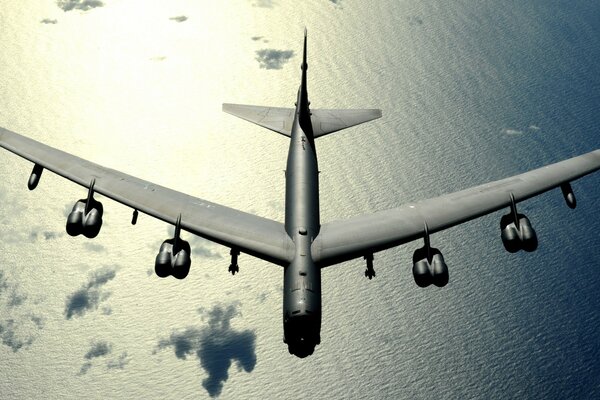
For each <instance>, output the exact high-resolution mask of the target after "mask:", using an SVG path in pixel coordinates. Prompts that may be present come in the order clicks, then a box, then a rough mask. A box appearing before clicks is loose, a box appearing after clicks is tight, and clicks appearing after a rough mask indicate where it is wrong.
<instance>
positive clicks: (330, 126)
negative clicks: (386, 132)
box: [310, 108, 381, 138]
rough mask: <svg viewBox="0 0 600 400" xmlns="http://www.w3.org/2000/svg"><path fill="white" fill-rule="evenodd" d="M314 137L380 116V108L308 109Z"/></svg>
mask: <svg viewBox="0 0 600 400" xmlns="http://www.w3.org/2000/svg"><path fill="white" fill-rule="evenodd" d="M310 112H311V116H310V120H311V122H312V128H313V134H314V137H316V138H317V137H319V136H325V135H328V134H330V133H333V132H337V131H341V130H342V129H346V128H349V127H351V126H355V125H359V124H362V123H363V122H368V121H372V120H374V119H377V118H381V110H375V109H362V110H361V109H358V110H327V109H322V108H321V109H318V108H317V109H314V110H312V109H311V110H310Z"/></svg>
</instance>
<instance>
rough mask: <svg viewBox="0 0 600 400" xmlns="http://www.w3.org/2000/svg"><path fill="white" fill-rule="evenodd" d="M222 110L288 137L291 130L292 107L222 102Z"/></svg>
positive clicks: (292, 119) (292, 121) (292, 120)
mask: <svg viewBox="0 0 600 400" xmlns="http://www.w3.org/2000/svg"><path fill="white" fill-rule="evenodd" d="M223 111H225V112H226V113H228V114H231V115H235V116H236V117H238V118H241V119H244V120H246V121H249V122H252V123H254V124H257V125H260V126H262V127H264V128H267V129H270V130H272V131H274V132H277V133H280V134H282V135H284V136H287V137H290V134H291V132H292V124H293V123H294V109H293V108H281V107H263V106H250V105H245V104H230V103H223Z"/></svg>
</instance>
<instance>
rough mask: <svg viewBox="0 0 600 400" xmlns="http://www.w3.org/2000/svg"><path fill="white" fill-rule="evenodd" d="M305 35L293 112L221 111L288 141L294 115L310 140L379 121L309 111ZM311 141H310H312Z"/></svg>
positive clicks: (364, 115)
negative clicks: (310, 133) (296, 115)
mask: <svg viewBox="0 0 600 400" xmlns="http://www.w3.org/2000/svg"><path fill="white" fill-rule="evenodd" d="M306 39H307V31H306V28H304V49H303V51H302V65H301V66H300V68H301V69H302V81H301V83H300V88H299V89H298V98H297V101H296V109H293V108H281V107H263V106H249V105H243V104H228V103H225V104H223V111H225V112H226V113H229V114H232V115H235V116H236V117H239V118H242V119H245V120H246V121H249V122H252V123H255V124H257V125H260V126H262V127H264V128H267V129H270V130H272V131H274V132H277V133H279V134H282V135H284V136H287V137H291V131H292V126H293V124H294V117H295V114H296V112H297V113H298V117H299V120H300V125H301V127H302V129H303V131H304V132H305V133H307V134H308V133H309V132H312V137H313V138H318V137H321V136H325V135H328V134H330V133H333V132H337V131H341V130H342V129H346V128H349V127H351V126H355V125H359V124H362V123H364V122H368V121H371V120H374V119H377V118H380V117H381V110H377V109H357V110H326V109H316V110H310V109H309V105H310V102H309V101H308V89H307V84H306V71H307V70H308V63H307V62H306V55H307V54H306V53H307V50H306V48H307V46H306V41H307V40H306ZM311 140H312V139H311Z"/></svg>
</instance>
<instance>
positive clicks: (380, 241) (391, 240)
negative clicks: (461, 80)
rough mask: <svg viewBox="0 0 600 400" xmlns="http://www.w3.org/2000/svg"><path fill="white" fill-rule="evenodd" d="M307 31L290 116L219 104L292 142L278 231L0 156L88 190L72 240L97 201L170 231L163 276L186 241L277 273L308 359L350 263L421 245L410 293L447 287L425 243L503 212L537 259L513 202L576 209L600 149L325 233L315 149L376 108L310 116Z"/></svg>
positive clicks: (98, 217) (511, 231)
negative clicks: (338, 275) (554, 196)
mask: <svg viewBox="0 0 600 400" xmlns="http://www.w3.org/2000/svg"><path fill="white" fill-rule="evenodd" d="M307 69H308V65H307V63H306V30H305V32H304V49H303V56H302V65H301V70H302V78H301V79H302V80H301V83H300V88H299V90H298V95H297V100H296V105H295V108H278V107H261V106H249V105H238V104H223V110H224V111H225V112H228V113H230V114H233V115H235V116H238V117H240V118H243V119H245V120H248V121H250V122H253V123H255V124H258V125H260V126H263V127H265V128H268V129H270V130H272V131H275V132H277V133H280V134H281V135H283V136H286V137H287V138H289V139H290V145H289V151H288V158H287V167H286V181H285V182H286V184H285V221H284V222H283V223H281V222H278V221H273V220H271V219H268V218H263V217H258V216H255V215H252V214H249V213H245V212H242V211H238V210H235V209H232V208H229V207H225V206H222V205H219V204H215V203H212V202H209V201H206V200H203V199H200V198H197V197H193V196H190V195H187V194H184V193H180V192H177V191H174V190H171V189H168V188H165V187H162V186H159V185H156V184H153V183H151V182H147V181H144V180H142V179H138V178H135V177H133V176H130V175H127V174H125V173H122V172H119V171H116V170H114V169H110V168H106V167H103V166H100V165H98V164H95V163H92V162H90V161H87V160H84V159H81V158H79V157H76V156H74V155H71V154H68V153H66V152H63V151H61V150H58V149H55V148H52V147H50V146H47V145H45V144H42V143H39V142H37V141H35V140H32V139H29V138H27V137H25V136H22V135H19V134H17V133H14V132H11V131H9V130H6V129H3V128H0V146H2V147H4V148H5V149H7V150H9V151H11V152H13V153H15V154H17V155H19V156H21V157H23V158H25V159H27V160H29V161H31V162H33V163H34V166H33V171H32V172H31V176H30V177H29V181H28V187H29V189H30V190H33V189H35V187H36V186H37V185H38V183H39V181H40V177H41V175H42V171H43V170H44V169H47V170H50V171H52V172H54V173H56V174H58V175H60V176H63V177H65V178H67V179H69V180H71V181H73V182H75V183H77V184H79V185H81V186H83V187H85V188H86V189H87V190H88V195H87V198H85V199H81V200H78V201H77V202H76V203H75V205H74V207H73V210H72V211H71V213H70V214H69V216H68V217H67V223H66V230H67V232H68V234H69V235H71V236H77V235H80V234H83V235H84V236H85V237H87V238H94V237H96V236H97V235H98V233H99V231H100V228H101V226H102V214H103V206H102V204H101V203H100V202H99V201H98V200H96V199H95V198H94V194H95V193H99V194H101V195H104V196H106V197H108V198H110V199H113V200H116V201H117V202H119V203H122V204H125V205H127V206H129V207H131V208H132V209H133V218H132V221H131V223H132V224H135V223H136V221H137V217H138V212H139V211H141V212H143V213H145V214H147V215H150V216H153V217H156V218H158V219H160V220H162V221H165V222H167V223H169V224H172V225H174V226H175V233H174V236H173V238H170V239H167V240H165V241H164V242H163V243H162V245H161V246H160V249H159V252H158V255H157V256H156V260H155V272H156V275H157V276H159V277H163V278H164V277H167V276H173V277H175V278H177V279H183V278H185V277H186V276H187V275H188V272H189V270H190V265H191V258H190V255H191V249H190V245H189V243H188V242H186V241H185V240H183V239H182V238H181V231H182V230H184V231H187V232H189V233H191V234H194V235H197V236H201V237H203V238H206V239H208V240H211V241H213V242H216V243H219V244H221V245H223V246H226V247H228V248H230V249H231V252H230V254H231V263H230V265H229V272H231V273H232V274H235V273H236V272H238V271H239V267H238V256H239V254H240V253H246V254H249V255H252V256H254V257H258V258H260V259H262V260H265V261H268V262H270V263H273V264H276V265H279V266H281V267H283V331H284V342H285V343H287V345H288V349H289V352H290V353H291V354H294V355H296V356H298V357H306V356H308V355H310V354H312V353H313V351H314V348H315V346H316V345H317V344H319V343H320V340H321V337H320V330H321V269H322V268H325V267H328V266H331V265H334V264H338V263H342V262H345V261H348V260H351V259H354V258H361V257H362V258H364V260H365V261H366V270H365V276H366V277H368V278H369V279H371V278H373V277H374V276H375V270H374V268H373V254H374V253H376V252H379V251H382V250H385V249H388V248H391V247H394V246H399V245H402V244H405V243H408V242H412V241H415V240H418V239H423V242H424V243H423V245H422V246H421V247H419V248H418V249H417V250H415V252H414V255H413V268H412V272H413V276H414V280H415V282H416V284H417V285H418V286H420V287H426V286H429V285H431V284H433V285H435V286H438V287H442V286H445V285H446V284H447V283H448V267H447V266H446V263H445V261H444V257H443V255H442V252H441V251H440V250H439V249H437V248H434V247H432V246H431V241H430V235H431V234H433V233H435V232H439V231H441V230H444V229H447V228H450V227H453V226H455V225H458V224H461V223H463V222H466V221H469V220H472V219H474V218H478V217H480V216H483V215H486V214H489V213H492V212H495V211H498V210H500V209H503V208H504V209H507V210H508V213H507V214H506V215H504V216H502V218H501V220H500V229H501V238H502V242H503V244H504V247H505V248H506V250H507V251H509V252H511V253H513V252H517V251H520V250H524V251H534V250H535V249H536V248H537V244H538V242H537V236H536V233H535V231H534V229H533V228H532V225H531V222H530V221H529V219H528V218H527V217H526V216H525V215H523V214H522V213H519V212H518V210H517V204H518V203H519V202H522V201H524V200H526V199H529V198H531V197H533V196H537V195H539V194H541V193H544V192H546V191H548V190H551V189H554V188H558V187H560V189H561V191H562V195H563V196H564V199H565V201H566V203H567V205H568V206H569V207H570V208H575V206H576V200H575V195H574V194H573V190H572V188H571V185H570V182H571V181H573V180H575V179H578V178H580V177H582V176H584V175H587V174H589V173H591V172H594V171H597V170H598V169H600V149H598V150H595V151H592V152H590V153H587V154H584V155H580V156H578V157H574V158H570V159H568V160H565V161H561V162H557V163H555V164H551V165H547V166H545V167H542V168H539V169H535V170H532V171H529V172H526V173H523V174H520V175H516V176H513V177H510V178H506V179H502V180H499V181H495V182H490V183H486V184H483V185H480V186H476V187H472V188H470V189H466V190H462V191H459V192H455V193H451V194H446V195H442V196H440V197H436V198H431V199H427V200H423V201H419V202H416V203H411V204H406V205H404V206H401V207H398V208H394V209H390V210H386V211H380V212H376V213H373V214H368V215H361V216H356V217H352V218H349V219H346V220H340V221H332V222H326V223H322V222H321V220H320V218H319V171H318V167H317V153H316V147H315V139H317V138H320V137H322V136H325V135H328V134H330V133H333V132H336V131H339V130H342V129H345V128H348V127H351V126H355V125H358V124H361V123H363V122H367V121H370V120H373V119H376V118H379V117H381V110H376V109H362V110H333V109H311V108H310V107H309V106H310V102H309V101H308V92H307V83H306V76H307Z"/></svg>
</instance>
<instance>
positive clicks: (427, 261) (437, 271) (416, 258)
mask: <svg viewBox="0 0 600 400" xmlns="http://www.w3.org/2000/svg"><path fill="white" fill-rule="evenodd" d="M413 277H414V278H415V283H416V284H417V285H418V286H419V287H427V286H429V285H431V284H432V283H433V284H434V285H435V286H437V287H444V286H446V285H447V284H448V280H449V273H448V266H447V265H446V262H445V261H444V256H443V255H442V252H441V251H440V250H439V249H436V248H435V247H431V248H429V249H428V248H427V246H423V247H421V248H419V249H417V250H415V252H414V254H413Z"/></svg>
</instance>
